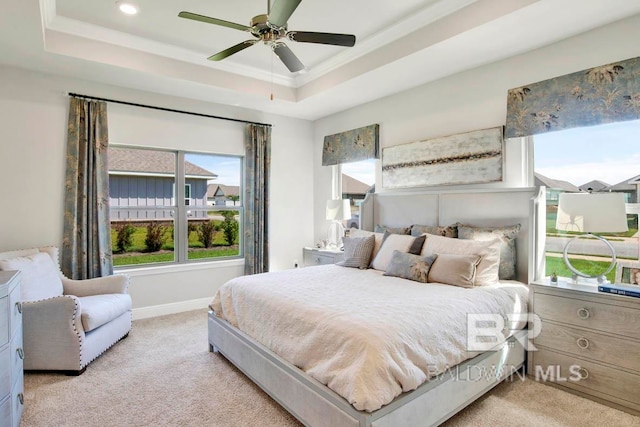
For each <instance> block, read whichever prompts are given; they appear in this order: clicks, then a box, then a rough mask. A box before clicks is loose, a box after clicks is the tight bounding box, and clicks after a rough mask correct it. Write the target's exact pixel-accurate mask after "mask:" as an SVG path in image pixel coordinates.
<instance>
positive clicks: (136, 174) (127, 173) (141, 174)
mask: <svg viewBox="0 0 640 427" xmlns="http://www.w3.org/2000/svg"><path fill="white" fill-rule="evenodd" d="M109 175H120V176H125V175H126V176H154V177H160V178H172V177H175V174H173V173H161V172H128V171H109ZM184 177H185V178H189V179H207V180H209V179H214V178H217V177H218V175H185V176H184Z"/></svg>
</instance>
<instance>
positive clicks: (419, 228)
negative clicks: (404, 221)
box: [411, 224, 458, 238]
mask: <svg viewBox="0 0 640 427" xmlns="http://www.w3.org/2000/svg"><path fill="white" fill-rule="evenodd" d="M424 233H428V234H435V235H436V236H442V237H451V238H456V237H458V229H457V227H456V225H455V224H454V225H450V226H448V227H439V226H435V225H416V224H414V225H412V226H411V235H412V236H420V235H421V234H424Z"/></svg>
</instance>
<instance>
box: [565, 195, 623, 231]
mask: <svg viewBox="0 0 640 427" xmlns="http://www.w3.org/2000/svg"><path fill="white" fill-rule="evenodd" d="M556 229H558V230H560V231H577V232H582V233H592V232H593V233H607V232H611V233H616V232H622V231H627V230H628V229H629V228H628V226H627V214H626V210H625V204H624V195H623V194H622V193H591V194H586V193H561V194H560V198H559V199H558V217H557V219H556Z"/></svg>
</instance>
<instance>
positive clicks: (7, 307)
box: [0, 271, 24, 427]
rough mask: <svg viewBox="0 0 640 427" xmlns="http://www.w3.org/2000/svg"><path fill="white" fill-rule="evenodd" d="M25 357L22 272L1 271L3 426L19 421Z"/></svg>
mask: <svg viewBox="0 0 640 427" xmlns="http://www.w3.org/2000/svg"><path fill="white" fill-rule="evenodd" d="M23 358H24V353H23V351H22V304H21V302H20V273H18V272H15V271H0V426H11V427H18V426H19V425H20V417H21V416H22V409H23V404H24V390H23V388H24V382H23V374H22V359H23Z"/></svg>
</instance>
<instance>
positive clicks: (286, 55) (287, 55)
mask: <svg viewBox="0 0 640 427" xmlns="http://www.w3.org/2000/svg"><path fill="white" fill-rule="evenodd" d="M273 51H274V52H275V53H276V55H278V56H279V57H280V60H281V61H282V62H283V63H284V65H286V66H287V68H288V69H289V71H291V72H292V73H295V72H296V71H300V70H304V64H303V63H302V62H300V60H299V59H298V57H297V56H295V55H294V53H293V52H292V51H291V49H289V47H288V46H287V45H286V44H284V43H278V44H277V45H276V46H274V48H273Z"/></svg>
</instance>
